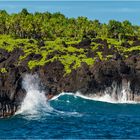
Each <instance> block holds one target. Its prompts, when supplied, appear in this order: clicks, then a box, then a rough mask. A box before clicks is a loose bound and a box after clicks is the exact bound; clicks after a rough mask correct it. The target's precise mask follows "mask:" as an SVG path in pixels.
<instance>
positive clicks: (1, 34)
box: [0, 9, 140, 74]
mask: <svg viewBox="0 0 140 140" xmlns="http://www.w3.org/2000/svg"><path fill="white" fill-rule="evenodd" d="M139 38H140V27H139V26H134V25H132V24H131V23H130V22H129V21H127V20H125V21H123V22H119V21H115V20H110V21H109V22H108V24H101V23H100V22H99V21H98V20H93V21H92V20H88V19H87V18H86V17H78V18H67V17H65V16H64V15H62V14H61V13H54V14H51V13H49V12H45V13H39V12H36V13H34V14H33V13H29V12H28V11H27V10H26V9H23V10H22V11H21V12H20V13H14V14H8V13H7V12H6V11H4V10H1V11H0V49H4V50H6V51H8V52H9V53H11V52H13V51H14V50H15V49H21V50H22V51H23V53H22V54H21V55H20V56H19V59H18V65H21V63H22V62H24V61H25V60H26V59H27V65H28V67H29V68H30V69H33V68H34V67H36V66H43V65H45V64H47V63H49V62H53V61H55V60H57V61H60V62H61V63H62V64H63V65H64V70H65V72H66V74H69V73H71V71H72V70H73V69H77V68H78V67H80V66H81V63H83V62H85V63H86V64H88V65H93V64H94V62H95V61H96V60H101V61H106V60H109V59H112V58H113V55H114V54H115V53H119V54H120V55H121V56H122V57H125V58H127V57H129V56H131V55H132V53H133V52H134V51H135V52H137V53H138V54H139V53H140V41H139ZM136 42H138V43H136ZM35 56H36V57H35ZM1 57H2V56H0V58H1ZM0 72H1V73H5V72H7V67H5V68H3V66H0Z"/></svg>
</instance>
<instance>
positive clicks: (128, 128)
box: [0, 75, 140, 139]
mask: <svg viewBox="0 0 140 140" xmlns="http://www.w3.org/2000/svg"><path fill="white" fill-rule="evenodd" d="M23 86H24V88H25V89H26V91H27V96H26V97H25V99H24V101H23V103H22V105H21V108H20V109H19V110H18V111H17V112H16V114H15V115H14V116H13V117H10V118H5V119H0V139H56V138H59V139H97V138H98V139H99V138H100V139H104V138H106V139H114V138H115V139H124V138H125V139H132V138H135V139H136V138H139V137H140V133H139V132H140V104H139V103H137V102H131V103H130V102H125V103H123V102H122V101H121V102H119V101H118V102H114V103H112V102H111V100H110V98H108V97H102V99H101V98H96V99H94V98H90V97H85V96H82V95H81V94H80V93H76V94H73V93H61V94H60V95H58V96H56V97H54V98H52V99H51V100H50V101H46V98H45V95H44V92H43V91H40V90H39V85H38V81H34V76H32V75H27V76H26V77H25V79H24V81H23ZM103 99H104V100H103Z"/></svg>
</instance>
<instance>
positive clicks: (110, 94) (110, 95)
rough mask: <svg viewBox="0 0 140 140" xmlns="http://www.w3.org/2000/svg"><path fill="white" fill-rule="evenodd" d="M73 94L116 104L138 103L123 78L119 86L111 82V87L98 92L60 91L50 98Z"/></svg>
mask: <svg viewBox="0 0 140 140" xmlns="http://www.w3.org/2000/svg"><path fill="white" fill-rule="evenodd" d="M65 94H66V95H73V96H74V97H77V96H78V97H81V98H84V99H88V100H94V101H101V102H108V103H116V104H123V103H125V104H136V103H139V102H138V101H135V100H134V99H133V98H132V96H133V94H132V91H131V89H130V82H129V81H126V80H123V81H122V84H121V86H118V84H117V83H115V82H114V83H113V84H112V86H111V87H108V88H106V89H105V90H104V91H101V92H100V93H97V94H95V93H91V94H88V95H83V94H82V93H80V92H77V93H75V94H74V93H65V92H63V93H61V94H59V95H58V96H55V97H53V98H52V100H57V99H58V98H59V97H60V96H63V95H65Z"/></svg>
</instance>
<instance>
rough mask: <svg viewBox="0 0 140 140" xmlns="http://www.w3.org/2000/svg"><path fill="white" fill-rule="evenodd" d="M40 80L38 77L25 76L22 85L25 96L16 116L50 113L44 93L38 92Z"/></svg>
mask: <svg viewBox="0 0 140 140" xmlns="http://www.w3.org/2000/svg"><path fill="white" fill-rule="evenodd" d="M39 84H40V80H39V77H38V75H29V74H27V75H25V77H24V79H23V82H22V85H23V88H24V89H25V90H26V92H27V95H26V97H25V99H24V101H23V103H22V105H21V108H20V110H19V111H18V112H17V114H31V115H34V114H39V113H42V112H48V111H51V110H52V108H51V107H50V106H49V104H48V103H47V98H46V96H45V93H44V91H41V90H40V85H39Z"/></svg>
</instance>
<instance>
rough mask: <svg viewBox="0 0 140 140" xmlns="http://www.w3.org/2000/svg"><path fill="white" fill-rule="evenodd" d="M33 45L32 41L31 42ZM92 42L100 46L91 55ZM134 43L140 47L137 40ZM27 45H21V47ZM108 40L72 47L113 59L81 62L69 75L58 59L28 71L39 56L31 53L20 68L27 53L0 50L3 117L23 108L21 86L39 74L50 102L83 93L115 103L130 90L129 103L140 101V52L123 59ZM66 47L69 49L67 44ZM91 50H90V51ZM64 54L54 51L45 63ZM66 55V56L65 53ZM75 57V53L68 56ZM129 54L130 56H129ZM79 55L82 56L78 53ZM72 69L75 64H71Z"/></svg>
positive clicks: (89, 55)
mask: <svg viewBox="0 0 140 140" xmlns="http://www.w3.org/2000/svg"><path fill="white" fill-rule="evenodd" d="M30 42H31V41H30ZM92 42H94V43H95V42H96V43H97V42H98V43H99V45H98V50H97V49H95V50H93V51H92V49H91V47H92V45H91V44H92ZM134 43H135V44H136V43H140V42H139V41H138V40H134ZM21 45H22V46H23V45H24V44H19V46H21ZM107 46H109V44H108V43H107V41H106V40H100V39H98V40H94V41H91V40H89V39H86V40H84V41H82V42H80V43H78V44H73V47H74V48H77V49H80V48H84V51H85V52H86V56H87V57H90V58H94V56H96V53H97V51H100V52H102V54H103V57H104V58H105V55H106V56H109V54H112V56H111V58H110V59H101V57H96V59H94V64H90V65H89V64H88V63H86V62H84V61H83V62H81V64H80V66H78V67H77V68H73V69H71V71H70V72H67V73H66V68H65V65H64V64H63V63H62V61H60V60H59V59H54V60H53V61H48V62H47V63H44V64H43V65H36V66H35V67H33V68H32V69H30V67H29V65H28V64H29V61H30V60H38V61H40V59H41V57H42V56H40V55H39V54H35V53H29V55H26V58H25V59H23V60H22V61H21V62H20V64H19V57H21V56H22V55H23V54H25V52H24V51H23V49H21V47H19V48H15V49H13V50H12V51H7V50H6V49H3V48H2V49H0V68H1V72H0V117H6V116H11V115H13V114H14V113H15V112H16V111H17V110H18V108H19V107H20V105H21V103H22V101H23V99H24V97H25V96H26V90H25V89H24V88H23V86H22V81H23V78H24V75H25V74H38V75H39V77H40V80H41V84H42V85H43V89H44V91H45V92H46V96H47V97H48V98H51V97H52V96H54V95H57V94H59V93H61V92H74V93H75V92H77V91H79V92H81V93H82V94H84V95H92V96H102V95H103V94H104V91H107V90H108V94H110V95H111V96H113V98H115V99H116V100H117V99H118V98H119V97H121V95H120V96H118V95H119V94H120V91H122V90H127V91H126V93H127V95H126V97H127V100H130V101H134V100H135V101H140V55H139V50H138V49H137V50H132V51H131V53H130V52H129V55H128V56H127V57H123V56H124V53H123V55H122V54H121V53H122V52H119V51H117V49H116V48H115V47H114V46H113V45H112V46H111V47H110V48H109V47H107ZM122 46H123V47H124V48H131V47H130V46H129V45H128V44H125V43H124V44H122ZM64 47H66V48H67V46H66V44H64ZM89 48H90V49H89ZM59 53H60V54H61V55H63V54H62V52H61V51H54V52H53V53H50V54H49V55H47V58H46V59H50V58H53V56H56V55H58V54H59ZM63 53H64V52H63ZM69 53H71V54H72V52H69ZM127 54H128V53H127ZM77 55H80V54H78V53H77ZM71 65H72V64H71Z"/></svg>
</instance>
